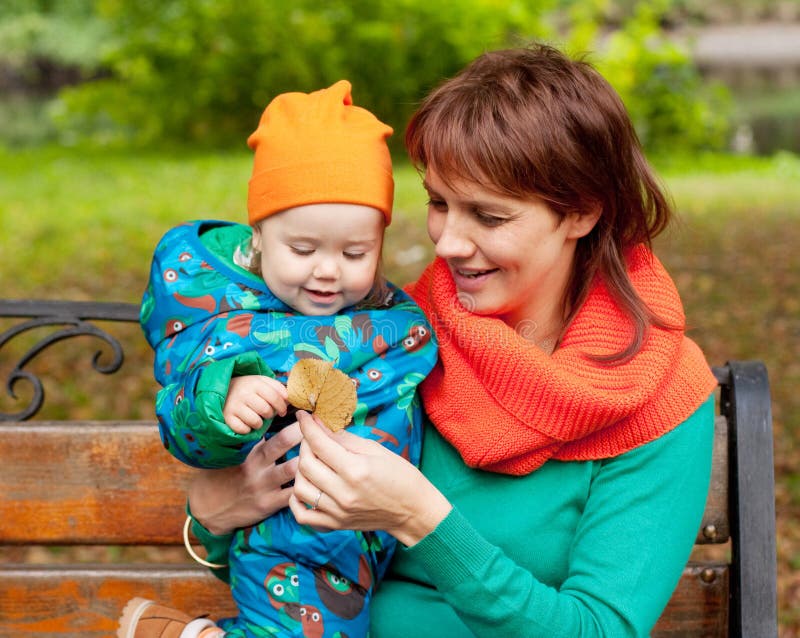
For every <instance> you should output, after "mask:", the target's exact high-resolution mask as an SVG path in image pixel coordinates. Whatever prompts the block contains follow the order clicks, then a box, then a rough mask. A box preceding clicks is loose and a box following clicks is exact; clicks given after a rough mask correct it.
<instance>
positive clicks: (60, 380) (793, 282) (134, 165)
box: [0, 148, 800, 635]
mask: <svg viewBox="0 0 800 638" xmlns="http://www.w3.org/2000/svg"><path fill="white" fill-rule="evenodd" d="M250 162H251V157H250V155H249V154H248V153H247V152H242V153H230V154H210V153H205V154H199V153H194V152H186V153H183V154H182V153H178V152H173V153H170V154H164V153H161V154H154V153H153V154H142V153H123V152H114V153H101V152H96V151H95V152H88V151H81V150H78V149H61V148H49V149H40V150H26V151H21V152H13V153H12V152H11V151H0V255H2V259H3V270H2V275H0V282H1V283H2V293H0V294H2V296H3V297H6V298H11V297H38V298H50V299H57V298H70V299H86V300H92V299H96V300H116V301H128V302H138V301H139V299H140V296H141V293H142V291H143V288H144V285H145V281H146V278H147V273H148V270H149V264H150V255H151V251H152V249H153V247H154V245H155V244H156V242H157V241H158V239H159V238H160V236H161V235H162V234H163V233H164V232H165V231H166V230H167V229H168V228H169V227H171V226H173V225H174V224H176V223H179V222H181V221H184V220H187V219H197V218H219V219H227V220H234V221H244V220H245V218H246V214H245V211H246V192H247V180H248V178H249V173H250ZM656 165H657V167H658V169H659V173H660V174H661V175H662V177H663V179H664V181H665V182H666V184H667V185H668V187H669V189H670V191H671V192H672V194H673V196H674V199H675V201H676V203H677V208H678V210H679V211H680V221H679V223H678V224H676V225H675V227H674V228H673V229H672V230H670V231H669V232H668V233H666V234H665V235H664V236H663V237H661V238H659V239H658V241H657V243H656V251H657V253H658V254H659V255H660V256H661V258H662V260H663V261H664V263H665V265H666V266H667V268H668V269H669V271H670V272H671V273H672V275H673V277H674V279H675V282H676V285H677V286H678V289H679V290H680V292H681V295H682V297H683V299H684V303H685V306H686V312H687V317H688V321H689V324H690V326H691V332H690V334H691V336H692V337H693V338H694V339H695V340H696V341H697V342H698V343H699V344H700V345H701V347H702V348H703V350H704V351H705V352H706V355H707V357H708V359H709V361H710V362H711V363H722V362H724V361H725V360H726V359H749V358H758V359H762V360H763V361H765V363H766V364H767V367H768V369H769V372H770V378H771V385H772V393H773V415H774V427H775V464H776V477H777V486H776V498H777V506H778V527H779V570H780V583H779V592H780V596H781V603H780V604H781V623H782V625H781V626H782V632H786V634H785V635H798V633H797V632H800V614H798V612H797V611H796V610H797V609H800V600H798V599H797V598H798V596H800V593H798V592H800V574H798V573H797V570H796V565H797V564H798V561H800V524H798V522H797V521H798V520H800V480H799V479H798V472H797V468H798V467H800V463H798V459H800V430H798V424H800V397H798V393H797V390H796V389H797V387H799V386H800V301H798V300H800V251H798V249H797V247H798V246H800V159H798V158H797V157H795V156H792V155H789V154H780V155H776V156H775V157H772V158H743V157H734V156H711V155H708V156H705V155H699V156H696V157H688V158H687V157H684V158H663V159H660V160H658V161H657V162H656ZM396 182H397V193H396V206H395V213H394V219H393V222H392V225H391V226H390V228H389V231H388V237H387V250H386V256H385V257H386V270H387V274H388V275H389V276H390V278H392V279H394V280H395V281H398V282H400V283H404V282H406V281H409V280H411V279H412V278H413V277H415V276H416V275H417V274H418V273H419V272H420V270H421V268H422V266H423V265H424V263H425V261H426V260H427V258H429V257H430V255H431V248H430V242H429V241H428V239H427V236H426V233H425V228H424V211H425V195H424V192H423V190H422V189H421V187H420V182H419V177H418V176H417V175H416V173H415V172H414V170H413V169H412V168H411V167H409V166H408V165H407V164H403V163H398V165H397V167H396ZM2 329H3V325H2V323H0V332H2ZM114 332H115V333H118V334H121V335H122V336H123V338H124V339H125V341H126V344H127V343H132V344H133V345H132V346H130V347H128V348H127V349H126V355H127V356H128V359H127V363H126V366H125V368H124V370H127V372H124V371H123V373H121V374H122V375H123V376H119V375H118V376H117V377H115V379H112V380H110V379H106V378H103V377H102V376H101V375H98V374H96V373H95V372H93V371H92V370H91V366H90V362H91V356H90V355H91V352H93V350H88V347H89V346H87V345H86V344H85V343H84V344H70V343H64V344H59V345H57V346H54V347H53V348H51V349H50V350H49V351H48V355H47V356H46V357H42V359H41V360H38V359H37V360H36V361H34V362H33V363H31V365H30V366H29V368H31V369H34V370H35V371H36V372H38V373H39V374H41V375H42V377H43V378H45V379H47V380H48V382H47V383H46V387H45V390H46V393H47V402H46V407H45V409H44V410H43V411H42V413H41V414H40V416H41V417H42V418H66V417H70V418H90V417H93V418H111V417H112V416H113V417H114V418H126V417H127V418H148V419H150V418H152V410H153V408H152V406H153V396H154V393H155V386H154V383H153V381H152V376H151V365H152V362H151V354H150V351H149V349H148V348H147V346H146V345H145V344H144V343H143V339H142V338H141V335H140V333H139V331H138V329H137V328H136V327H135V326H126V327H122V328H121V327H115V328H114ZM87 341H88V340H87ZM91 345H92V347H94V346H96V345H97V344H96V343H94V344H91ZM19 356H20V355H19V354H17V353H16V351H10V350H9V348H6V349H4V350H0V379H3V380H4V379H5V378H6V375H7V374H8V369H9V366H10V365H12V362H14V361H16V360H17V357H19ZM19 385H20V387H19V388H17V389H18V390H19V394H20V396H21V398H22V400H23V401H24V400H25V397H26V396H29V394H28V395H26V392H28V388H25V387H24V384H22V383H21V384H19ZM120 387H122V388H124V391H123V392H119V391H118V392H113V391H112V392H109V391H108V390H109V388H112V389H113V388H120ZM15 406H16V404H13V403H12V402H11V400H10V399H9V398H8V397H6V396H5V395H4V394H3V395H0V410H4V411H10V410H12V409H18V407H15ZM791 632H795V633H791Z"/></svg>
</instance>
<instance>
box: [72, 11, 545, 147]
mask: <svg viewBox="0 0 800 638" xmlns="http://www.w3.org/2000/svg"><path fill="white" fill-rule="evenodd" d="M434 4H435V3H430V2H427V1H421V0H330V1H328V2H325V3H319V2H315V1H313V0H295V1H293V2H291V3H289V2H264V1H263V0H142V1H140V2H136V3H130V2H123V1H122V0H99V2H98V4H97V9H98V12H99V14H100V16H101V17H102V18H103V19H104V20H105V21H106V22H107V24H108V25H109V27H110V29H111V30H112V32H113V33H114V34H116V38H115V40H114V41H113V42H114V44H113V45H112V46H111V47H110V48H109V49H108V51H107V54H106V55H105V58H104V63H105V64H106V65H107V66H108V68H109V69H110V70H111V73H112V77H110V78H107V79H102V80H100V81H97V82H92V83H88V84H85V85H82V86H80V87H76V88H74V89H72V90H68V91H65V92H64V93H63V96H62V97H63V104H64V110H63V123H64V124H65V125H66V126H70V127H75V126H76V125H78V126H79V127H80V128H83V129H84V130H85V131H86V132H88V131H90V130H91V129H96V127H97V124H98V123H103V122H105V123H110V122H115V123H117V124H118V125H122V126H123V128H121V129H117V131H118V132H119V131H121V132H123V133H124V134H125V135H126V136H127V137H128V138H129V139H133V140H134V141H138V142H141V143H152V142H153V141H157V140H163V141H185V142H192V143H201V144H212V145H219V144H223V145H230V144H234V145H241V144H244V139H245V137H246V135H247V134H248V133H249V132H250V131H252V130H253V129H254V128H255V126H256V124H257V122H258V117H259V115H260V112H261V110H263V108H264V107H265V106H266V104H267V103H268V102H269V100H270V99H271V98H272V97H273V96H274V95H276V94H277V93H280V92H283V91H291V90H297V91H310V90H315V89H318V88H321V87H323V86H326V85H329V84H332V83H333V82H335V81H336V80H338V79H341V78H347V79H349V80H351V81H352V83H353V93H354V99H355V101H356V102H357V103H358V104H361V105H363V106H365V107H367V108H369V109H372V110H374V111H375V112H376V113H379V114H380V116H381V118H382V119H384V120H385V121H387V122H389V123H390V124H392V125H393V126H394V127H395V128H396V130H398V131H401V130H402V128H403V125H404V123H405V121H406V119H407V118H408V115H409V114H410V112H411V111H412V110H413V108H414V104H415V102H416V101H417V100H418V99H419V98H420V96H422V95H423V94H424V93H425V92H426V90H427V89H428V88H430V87H431V86H432V85H434V84H435V83H436V82H438V81H439V80H440V79H441V78H442V77H444V76H446V75H449V74H452V73H454V72H455V71H456V70H458V69H459V68H460V67H461V66H462V65H463V64H464V63H465V62H466V61H467V60H469V59H471V58H472V57H474V56H475V55H477V54H478V53H480V52H481V51H483V50H485V49H489V48H494V47H498V46H503V45H505V44H506V43H508V42H509V41H512V40H515V39H517V38H519V39H521V38H522V34H525V35H526V36H529V35H531V34H533V35H536V34H541V33H542V31H543V28H542V27H541V25H540V24H539V19H538V14H535V13H533V12H531V10H529V9H528V8H527V7H526V3H524V2H514V1H506V0H478V1H476V0H454V1H453V2H450V3H448V6H447V10H442V8H441V7H436V6H433V5H434ZM76 115H77V118H76V117H74V116H76ZM100 130H102V131H104V133H105V134H108V133H109V131H110V130H111V129H110V128H109V127H107V126H105V127H103V126H101V127H100ZM399 137H401V136H395V138H396V139H399Z"/></svg>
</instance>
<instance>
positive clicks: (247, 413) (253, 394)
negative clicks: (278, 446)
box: [222, 374, 288, 434]
mask: <svg viewBox="0 0 800 638" xmlns="http://www.w3.org/2000/svg"><path fill="white" fill-rule="evenodd" d="M287 400H288V394H287V392H286V386H284V385H283V384H282V383H281V382H280V381H277V380H275V379H272V378H270V377H265V376H260V375H255V374H253V375H246V376H243V377H233V378H232V379H231V383H230V386H229V387H228V396H227V398H226V399H225V405H224V407H223V408H222V416H223V417H224V418H225V423H227V424H228V427H229V428H230V429H231V430H233V431H234V432H236V433H237V434H247V433H248V432H250V431H251V430H257V429H258V428H260V427H261V426H262V425H263V420H264V419H271V418H272V417H274V416H275V415H276V414H279V415H281V416H283V415H285V414H286V409H287V407H288V402H287Z"/></svg>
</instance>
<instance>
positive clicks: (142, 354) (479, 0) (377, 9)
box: [0, 0, 800, 638]
mask: <svg viewBox="0 0 800 638" xmlns="http://www.w3.org/2000/svg"><path fill="white" fill-rule="evenodd" d="M799 34H800V0H732V1H727V2H722V1H720V0H656V1H648V2H644V1H638V0H538V1H536V2H534V1H532V0H531V1H527V2H525V1H513V0H471V1H467V0H454V1H452V2H445V1H442V2H436V1H433V0H392V1H390V0H329V1H328V2H312V1H310V0H296V1H294V2H290V1H285V2H283V1H278V0H275V1H271V0H216V1H215V0H196V1H189V0H160V1H158V2H156V1H146V0H141V1H139V2H135V3H134V2H124V1H122V0H63V1H60V2H59V1H57V0H6V1H5V2H3V3H2V5H0V255H2V260H3V266H2V270H0V285H1V286H2V293H0V294H2V296H3V297H5V298H25V297H33V298H44V299H79V300H103V301H124V302H133V303H138V301H139V300H140V298H141V293H142V291H143V288H144V285H145V281H146V277H147V272H148V269H149V259H150V255H151V252H152V249H153V247H154V245H155V243H156V242H157V240H158V239H159V237H160V236H161V235H162V234H163V233H164V232H165V231H166V230H167V229H168V228H169V227H171V226H172V225H174V224H176V223H178V222H181V221H184V220H187V219H197V218H219V219H228V220H234V221H244V220H245V210H246V207H245V205H246V188H247V180H248V178H249V173H250V167H251V156H250V153H249V151H248V149H247V148H246V145H245V139H246V137H247V135H248V134H249V133H250V132H251V131H252V130H253V129H254V128H255V125H256V123H257V121H258V116H259V114H260V112H261V110H263V108H264V106H265V105H266V104H267V102H268V101H269V99H271V97H273V96H274V95H275V94H277V93H280V92H284V91H287V90H302V91H309V90H315V89H318V88H321V87H323V86H327V85H329V84H331V83H333V82H334V81H336V80H338V79H340V78H347V79H350V80H351V81H352V82H353V86H354V88H353V95H354V100H355V101H356V103H357V104H360V105H363V106H366V107H368V108H370V109H372V110H374V111H375V112H376V113H377V114H378V115H379V116H380V117H381V118H382V119H383V120H385V121H387V122H389V123H390V124H392V126H393V127H394V128H395V136H394V138H393V152H394V156H395V166H396V180H397V194H396V200H395V217H394V221H393V224H392V226H391V227H390V229H389V235H388V240H387V248H386V252H385V258H386V266H387V273H388V274H389V276H390V277H391V278H392V279H394V280H395V281H397V282H400V283H405V282H407V281H410V280H411V279H413V278H414V277H415V276H416V275H417V274H418V273H419V272H420V271H421V269H422V267H423V265H424V264H425V263H426V260H427V259H428V258H429V257H430V256H431V247H430V245H429V241H428V239H427V237H426V234H425V230H424V213H425V205H424V202H425V196H424V193H423V191H422V190H421V188H420V185H419V177H418V175H417V174H416V173H415V171H414V170H413V169H412V168H411V167H410V166H409V165H408V163H407V161H406V160H405V156H404V154H403V150H402V132H403V130H404V124H405V122H406V120H407V118H408V115H409V114H410V113H411V112H412V111H413V109H414V107H415V105H416V104H417V103H418V101H419V100H420V98H421V97H422V96H423V95H424V94H425V93H426V92H427V91H428V90H429V89H430V88H431V87H432V86H434V85H435V84H436V83H437V82H438V81H440V80H441V79H442V78H444V77H447V76H449V75H452V74H453V73H454V72H456V71H457V70H458V69H459V68H460V67H462V66H463V65H464V64H465V63H466V62H467V61H469V60H470V59H472V58H473V57H474V56H475V55H477V54H479V53H480V52H482V51H484V50H487V49H494V48H501V47H504V46H512V45H519V44H524V43H525V42H527V41H530V40H532V39H542V40H546V41H549V42H552V43H554V44H556V45H558V46H560V47H562V48H564V49H566V50H567V51H569V52H572V53H578V52H588V53H589V59H590V60H591V61H593V62H594V63H595V64H596V65H597V66H598V67H599V68H600V70H601V71H602V72H603V73H604V75H605V76H606V77H607V78H608V79H609V80H610V81H611V83H612V84H613V85H614V86H615V88H616V89H617V90H618V91H619V92H620V94H621V96H622V97H623V99H624V101H625V103H626V105H627V107H628V109H629V111H630V112H631V114H632V117H633V119H634V122H635V124H636V127H637V131H638V133H639V135H640V137H641V139H642V142H643V143H644V145H645V147H646V150H647V151H648V155H649V156H650V158H651V160H652V161H653V163H654V165H655V166H656V169H657V171H658V172H659V174H660V175H661V176H662V178H663V180H664V181H665V183H666V184H667V186H668V188H669V190H670V191H671V193H672V195H673V197H674V199H675V202H676V205H677V209H678V211H679V214H680V219H679V222H678V223H677V224H676V225H675V226H674V228H673V229H672V230H670V231H669V232H667V233H666V234H665V235H664V236H662V237H660V238H658V240H657V241H656V252H657V253H658V254H659V256H660V257H661V258H662V260H663V261H664V263H665V265H666V266H667V268H668V270H669V271H670V272H671V274H672V275H673V277H674V278H675V281H676V284H677V286H678V288H679V290H680V292H681V295H682V297H683V299H684V302H685V306H686V311H687V318H688V322H689V326H690V335H691V336H692V338H694V339H695V340H696V341H697V342H698V343H699V344H700V345H701V346H702V348H703V349H704V351H705V352H706V354H707V356H708V359H709V361H710V362H711V363H712V364H719V363H723V362H724V361H725V360H727V359H753V358H755V359H761V360H763V361H764V362H765V363H766V364H767V367H768V370H769V374H770V379H771V384H772V393H773V417H774V430H775V470H776V505H777V516H778V563H779V565H778V569H779V583H778V586H779V606H780V610H779V614H780V618H779V621H780V635H781V637H782V638H789V637H796V636H800V572H799V571H798V570H799V569H800V517H799V516H798V514H800V474H799V473H798V457H799V456H800V430H799V429H798V428H800V398H798V393H797V387H798V385H800V358H798V355H800V280H799V278H800V256H799V251H798V246H800V223H798V214H800V155H799V154H800V51H799V50H798V49H800V35H799ZM128 328H130V330H129V331H128V332H126V330H128ZM2 329H3V325H2V324H0V332H2ZM114 332H115V333H117V334H120V333H121V334H122V335H123V338H124V339H125V341H126V352H128V353H129V354H128V358H127V360H126V363H125V366H124V367H123V370H122V372H120V373H119V374H118V375H116V377H115V378H114V379H106V378H98V377H99V375H97V374H96V373H95V372H94V371H92V370H91V353H92V352H93V351H94V346H95V345H96V344H92V343H89V344H86V343H84V344H70V343H64V344H59V345H57V346H55V347H53V348H50V349H49V350H48V355H47V357H42V358H40V359H37V360H35V361H34V362H33V363H31V364H30V366H29V368H31V369H32V370H34V371H35V372H36V373H37V374H40V375H41V376H42V378H44V379H46V381H45V391H46V394H47V400H46V402H45V407H44V409H43V410H42V411H41V412H40V413H39V414H38V415H37V417H36V418H43V419H47V418H76V419H80V418H133V419H136V418H141V419H151V418H153V407H152V406H153V398H154V395H155V392H156V390H157V388H156V387H155V385H154V382H153V381H152V376H151V365H152V358H151V354H150V352H149V351H148V348H147V346H146V345H145V344H144V341H143V338H142V337H141V335H140V334H139V332H138V331H137V330H136V328H135V327H132V326H131V327H123V328H122V329H118V328H114ZM74 341H80V340H74ZM15 348H20V349H21V350H22V351H24V348H25V344H24V343H23V344H19V345H17V344H11V345H10V346H6V347H5V348H4V349H0V378H1V379H6V378H7V375H8V372H9V370H10V369H11V367H12V366H13V365H14V364H15V363H16V361H18V359H19V356H20V354H19V352H17V350H15ZM90 348H91V349H90ZM4 384H5V382H4ZM120 389H121V391H120ZM14 390H15V392H16V394H17V398H18V400H14V399H13V398H12V397H11V396H10V395H6V393H5V392H4V393H2V396H0V411H2V412H13V411H15V410H16V409H19V405H20V404H22V405H25V403H26V400H27V399H28V398H29V394H26V392H28V390H29V388H26V387H24V384H22V383H21V384H18V385H17V386H15V388H14ZM13 551H14V552H16V555H15V556H13V557H12V556H10V555H9V556H6V557H0V559H3V558H14V559H20V558H22V559H24V560H30V561H37V560H43V559H46V560H48V561H52V560H53V558H54V555H55V557H56V559H57V557H58V553H59V552H62V553H64V555H66V554H69V555H70V557H71V558H73V559H74V557H75V556H76V555H77V556H79V557H85V559H86V560H87V561H89V560H97V558H98V557H97V556H96V554H94V553H93V551H92V549H91V548H68V549H63V550H58V549H56V550H52V551H51V550H48V555H47V556H41V555H40V554H38V553H37V552H38V551H41V550H33V549H28V548H19V549H18V550H13ZM124 552H125V550H124V549H120V552H119V554H118V555H117V556H110V557H103V558H104V559H108V560H113V559H115V558H118V557H122V556H124ZM183 559H184V558H183V556H168V557H166V558H165V560H183Z"/></svg>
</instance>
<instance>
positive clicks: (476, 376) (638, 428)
mask: <svg viewBox="0 0 800 638" xmlns="http://www.w3.org/2000/svg"><path fill="white" fill-rule="evenodd" d="M627 263H628V273H629V276H630V278H631V281H632V283H633V285H634V287H635V289H636V291H637V293H638V294H639V295H640V297H641V298H642V299H643V300H644V302H645V303H646V304H647V305H648V306H649V307H650V308H651V310H652V311H653V312H655V313H656V314H657V315H658V316H659V317H661V318H662V319H663V320H665V321H666V322H667V324H668V325H676V326H683V325H684V314H683V307H682V305H681V301H680V298H679V296H678V292H677V290H676V289H675V286H674V284H673V283H672V280H671V279H670V277H669V275H668V274H667V272H666V271H665V270H664V268H663V266H662V265H661V263H660V262H659V261H658V259H657V258H656V257H655V256H654V255H653V254H652V253H651V252H650V251H649V250H648V249H646V248H645V247H644V246H639V247H637V248H635V249H634V250H632V251H631V254H630V255H629V258H628V261H627ZM408 291H409V292H410V294H411V295H412V296H413V297H414V299H415V300H416V302H417V303H418V304H419V305H420V306H421V307H422V309H423V310H424V311H425V313H426V314H427V315H428V318H429V320H430V322H431V324H432V325H433V327H434V330H435V332H436V335H437V337H438V340H439V362H438V363H437V365H436V367H435V368H434V369H433V371H432V372H431V373H430V374H429V375H428V377H427V379H426V380H425V381H424V382H423V383H422V386H421V393H422V399H423V402H424V404H425V410H426V412H427V414H428V416H429V417H430V419H431V421H432V422H433V424H434V425H435V426H436V428H437V429H438V430H439V431H440V432H441V433H442V435H443V436H444V437H445V438H446V439H447V440H448V441H449V442H450V443H451V444H452V445H453V446H455V448H456V449H458V451H459V452H460V454H461V456H462V457H463V459H464V461H465V462H466V463H467V465H469V466H470V467H475V468H481V469H484V470H491V471H493V472H501V473H505V474H513V475H524V474H528V473H530V472H532V471H534V470H535V469H536V468H538V467H539V466H541V465H542V464H543V463H544V462H545V461H547V460H548V459H559V460H564V461H567V460H570V461H576V460H592V459H601V458H609V457H612V456H616V455H619V454H621V453H623V452H626V451H628V450H631V449H633V448H635V447H638V446H640V445H642V444H644V443H647V442H649V441H652V440H654V439H656V438H658V437H659V436H661V435H662V434H664V433H666V432H669V431H670V430H672V429H673V428H675V427H677V426H678V425H679V424H680V423H682V422H683V421H685V420H686V419H687V418H688V417H689V416H691V415H692V413H693V412H694V411H695V410H696V409H697V408H698V407H699V406H700V405H701V404H702V403H703V402H704V401H705V400H706V399H707V398H708V396H709V395H710V394H711V392H712V391H713V390H714V388H715V387H716V381H715V379H714V376H713V375H712V374H711V371H710V369H709V367H708V364H707V363H706V361H705V358H704V356H703V353H702V352H701V351H700V349H699V348H698V347H697V345H696V344H695V343H694V342H692V341H691V340H690V339H688V338H687V337H686V336H684V334H683V332H682V331H681V330H675V331H669V330H663V329H659V328H655V327H652V328H651V329H650V331H649V333H648V335H647V338H646V340H645V343H644V345H643V347H642V348H641V350H640V351H639V352H638V353H637V354H636V355H634V357H633V358H632V359H631V360H629V361H627V362H625V363H623V364H621V365H607V364H606V365H604V364H601V363H597V362H595V361H593V360H591V359H589V358H587V357H586V355H587V354H589V355H603V354H610V353H614V352H619V351H621V350H622V349H624V348H625V347H626V346H627V345H628V343H629V342H630V338H631V335H632V328H631V323H630V320H628V319H627V318H626V317H625V316H624V315H623V314H622V312H621V311H620V310H619V308H618V307H617V305H616V304H615V303H614V301H613V300H612V298H611V295H610V294H609V291H608V289H607V288H606V286H605V284H604V283H603V280H602V277H599V276H598V277H596V278H595V280H594V282H593V283H592V286H591V289H590V291H589V294H588V296H587V298H586V301H585V302H584V304H583V305H582V306H581V308H580V309H579V311H578V312H577V313H576V315H575V317H574V319H573V320H572V322H571V323H570V325H569V327H568V328H567V330H566V332H565V334H564V335H563V338H562V340H561V343H560V345H559V347H558V349H557V350H556V351H555V352H554V353H553V354H552V355H547V354H546V353H544V352H543V351H542V350H540V349H539V348H538V347H537V346H536V345H534V344H533V343H531V342H529V341H527V340H526V339H525V338H523V337H522V336H520V335H519V334H517V332H516V331H515V330H514V329H513V328H511V327H509V326H508V325H506V324H505V323H503V322H502V321H501V320H500V319H497V318H495V317H490V316H478V315H475V314H472V313H470V312H469V311H468V310H466V309H465V308H464V307H463V306H462V305H461V304H460V303H459V301H458V300H457V297H456V288H455V284H454V282H453V278H452V276H451V274H450V271H449V269H448V268H447V265H446V264H445V262H444V261H442V260H441V259H436V260H434V262H433V263H431V264H430V265H429V266H428V267H427V268H426V270H425V271H424V272H423V273H422V275H421V277H420V278H419V279H418V280H417V281H416V282H415V283H413V284H410V285H409V286H408Z"/></svg>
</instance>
